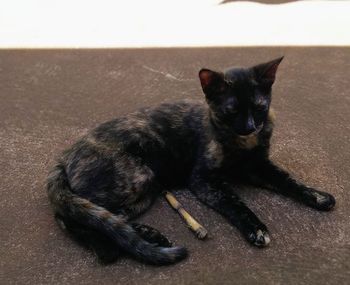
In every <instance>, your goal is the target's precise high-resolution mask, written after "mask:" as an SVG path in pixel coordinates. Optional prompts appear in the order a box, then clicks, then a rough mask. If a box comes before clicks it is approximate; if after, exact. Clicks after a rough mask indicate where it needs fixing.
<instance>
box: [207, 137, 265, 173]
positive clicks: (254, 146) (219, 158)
mask: <svg viewBox="0 0 350 285" xmlns="http://www.w3.org/2000/svg"><path fill="white" fill-rule="evenodd" d="M251 139H252V140H253V141H252V142H251V141H250V139H248V140H247V141H243V142H242V143H241V144H237V143H236V142H233V143H232V145H230V144H227V145H222V144H220V143H219V142H217V141H215V140H211V141H209V142H208V143H207V145H206V148H205V152H204V159H205V161H206V165H207V167H208V168H209V169H246V168H247V166H249V165H250V164H252V163H254V162H255V161H256V160H259V158H260V156H261V155H260V148H259V147H258V146H259V145H258V143H257V142H256V141H257V139H256V138H251ZM255 140H256V141H255Z"/></svg>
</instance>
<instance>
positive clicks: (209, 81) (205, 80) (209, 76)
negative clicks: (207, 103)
mask: <svg viewBox="0 0 350 285" xmlns="http://www.w3.org/2000/svg"><path fill="white" fill-rule="evenodd" d="M199 79H200V81H201V85H202V89H203V92H204V94H205V95H206V96H207V97H210V96H213V95H215V94H218V93H220V92H222V91H224V89H225V86H226V85H225V80H224V75H223V73H220V72H216V71H212V70H210V69H206V68H203V69H201V70H200V71H199Z"/></svg>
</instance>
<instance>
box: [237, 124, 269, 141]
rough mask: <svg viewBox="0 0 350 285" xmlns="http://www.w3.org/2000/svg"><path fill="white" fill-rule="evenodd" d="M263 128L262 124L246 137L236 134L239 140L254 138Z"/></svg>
mask: <svg viewBox="0 0 350 285" xmlns="http://www.w3.org/2000/svg"><path fill="white" fill-rule="evenodd" d="M263 127H264V123H262V124H261V125H260V126H259V127H258V128H257V129H256V130H255V131H254V132H252V133H250V134H248V135H239V134H237V136H238V137H239V138H249V137H253V136H256V135H257V134H258V133H260V132H261V130H262V129H263Z"/></svg>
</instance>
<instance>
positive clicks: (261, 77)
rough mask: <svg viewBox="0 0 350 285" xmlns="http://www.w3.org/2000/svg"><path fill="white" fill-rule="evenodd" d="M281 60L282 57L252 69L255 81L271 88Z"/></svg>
mask: <svg viewBox="0 0 350 285" xmlns="http://www.w3.org/2000/svg"><path fill="white" fill-rule="evenodd" d="M282 59H283V56H282V57H279V58H276V59H274V60H272V61H269V62H266V63H262V64H259V65H256V66H254V67H252V69H253V72H254V76H255V80H256V81H257V82H258V83H260V84H262V85H264V86H266V87H271V86H272V84H273V83H274V82H275V79H276V72H277V68H278V66H279V64H280V63H281V61H282Z"/></svg>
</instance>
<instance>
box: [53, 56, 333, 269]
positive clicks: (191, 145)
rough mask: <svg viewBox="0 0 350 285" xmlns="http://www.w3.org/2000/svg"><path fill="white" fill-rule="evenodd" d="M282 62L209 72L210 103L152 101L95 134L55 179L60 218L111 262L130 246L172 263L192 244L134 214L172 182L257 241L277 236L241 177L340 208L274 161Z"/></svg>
mask: <svg viewBox="0 0 350 285" xmlns="http://www.w3.org/2000/svg"><path fill="white" fill-rule="evenodd" d="M282 59H283V57H281V58H277V59H275V60H272V61H269V62H266V63H262V64H258V65H255V66H253V67H249V68H230V69H228V70H226V71H224V72H216V71H213V70H210V69H201V70H200V72H199V79H200V83H201V86H202V89H203V93H204V95H205V101H206V103H204V102H202V101H199V102H197V101H191V100H184V101H180V102H175V103H164V104H161V105H159V106H157V107H153V108H143V109H140V110H138V111H136V112H133V113H130V114H128V115H126V116H124V117H121V118H117V119H114V120H112V121H109V122H106V123H103V124H102V125H100V126H98V127H97V128H96V129H94V130H92V131H91V132H89V133H88V134H87V135H85V136H84V137H83V138H81V139H80V140H79V141H78V142H76V143H75V144H74V145H73V146H72V147H71V148H69V149H68V150H66V151H65V152H64V153H63V154H62V156H61V158H60V159H59V161H58V163H57V164H56V166H55V167H54V168H53V170H52V171H51V172H50V174H49V177H48V181H47V191H48V197H49V200H50V202H51V204H52V206H53V209H54V213H55V217H56V220H57V222H58V223H59V225H61V227H62V228H63V229H65V230H66V231H67V232H68V233H69V234H70V235H71V236H72V237H73V238H74V239H76V240H77V241H78V242H80V243H82V244H83V245H85V246H86V247H88V248H90V249H92V250H93V251H94V252H95V253H96V255H97V257H98V260H99V261H101V262H103V263H110V262H114V261H115V260H117V259H118V257H119V256H121V255H122V254H123V253H127V254H129V255H131V256H133V257H134V258H136V259H138V260H140V261H142V262H145V263H149V264H155V265H163V264H172V263H176V262H178V261H180V260H182V259H184V258H185V257H186V256H187V250H186V248H184V247H181V246H172V244H171V243H170V241H169V240H168V239H167V238H166V237H165V236H164V235H163V234H161V233H160V232H159V231H158V230H156V229H154V228H152V227H150V226H146V225H142V224H138V223H133V222H132V221H131V220H133V219H134V218H136V217H137V216H139V215H140V214H142V213H143V212H145V211H146V210H147V209H149V207H150V206H151V205H152V203H153V202H154V200H155V199H156V197H157V196H159V195H160V194H161V193H162V191H164V190H165V189H169V188H171V187H175V186H182V187H185V188H186V189H189V190H190V191H191V192H192V193H193V194H194V195H195V196H196V197H197V198H198V199H199V200H200V201H201V202H203V203H204V204H205V205H207V206H209V207H210V208H212V209H214V210H215V211H217V212H218V213H219V214H221V215H222V216H224V217H225V218H226V219H227V220H228V221H229V222H230V223H231V224H232V225H233V226H235V227H237V228H238V229H239V231H240V232H241V233H242V235H243V236H244V237H245V238H246V239H247V240H248V241H249V242H250V243H251V244H253V245H255V246H258V247H264V246H266V245H268V244H269V242H270V237H269V233H268V230H267V228H266V226H265V225H264V224H263V223H262V222H261V221H260V220H259V218H258V217H257V216H256V215H255V214H254V213H253V212H252V211H251V210H250V209H249V208H248V207H247V206H246V205H245V204H244V203H243V202H242V201H241V200H240V198H239V197H238V196H237V195H236V194H235V191H234V190H235V187H237V185H239V184H240V183H246V184H251V185H255V186H259V187H265V188H268V189H270V190H272V191H274V192H276V193H279V194H283V195H285V196H289V197H291V198H294V199H295V200H298V201H300V202H302V203H304V204H306V205H308V206H310V207H312V208H315V209H317V210H322V211H327V210H330V209H332V208H333V207H334V205H335V199H334V197H333V196H332V195H330V194H328V193H325V192H322V191H319V190H316V189H313V188H311V187H308V186H305V185H303V184H302V183H301V182H298V181H297V180H295V179H294V178H292V177H291V176H290V175H289V174H288V173H287V172H286V171H284V170H282V169H280V168H279V167H278V166H276V165H275V164H274V163H273V162H272V161H271V160H270V159H269V147H270V138H271V135H272V130H273V125H274V116H273V112H272V109H271V108H270V103H271V89H272V85H273V83H274V81H275V78H276V72H277V68H278V66H279V64H280V62H281V61H282Z"/></svg>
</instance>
